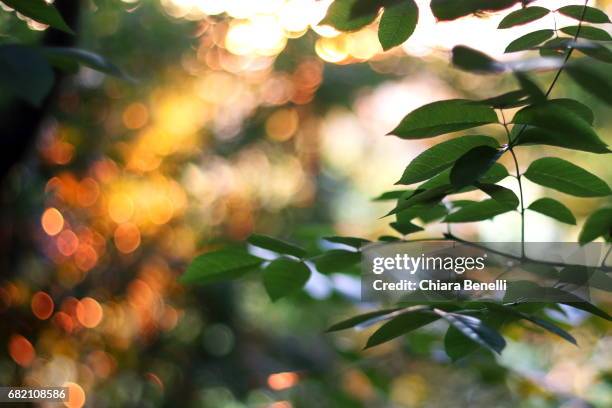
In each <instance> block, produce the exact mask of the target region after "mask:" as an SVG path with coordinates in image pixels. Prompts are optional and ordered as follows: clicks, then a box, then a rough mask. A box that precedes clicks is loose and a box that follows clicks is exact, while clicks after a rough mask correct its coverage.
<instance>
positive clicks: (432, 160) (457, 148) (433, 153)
mask: <svg viewBox="0 0 612 408" xmlns="http://www.w3.org/2000/svg"><path fill="white" fill-rule="evenodd" d="M476 146H491V147H498V146H499V143H497V141H496V140H495V139H493V138H492V137H489V136H463V137H459V138H456V139H451V140H447V141H445V142H442V143H439V144H437V145H435V146H433V147H431V148H429V149H428V150H426V151H424V152H423V153H421V154H419V155H418V156H417V157H416V158H415V159H414V160H412V161H411V162H410V164H409V165H408V167H406V170H404V174H403V175H402V178H401V179H400V180H399V181H398V182H397V183H396V184H412V183H416V182H419V181H423V180H427V179H429V178H431V177H433V176H435V175H436V174H438V173H440V172H441V171H443V170H444V169H447V168H449V167H450V166H452V164H453V163H454V162H455V161H456V160H457V159H458V158H459V157H461V156H462V155H463V154H465V153H467V152H468V151H469V150H470V149H472V148H474V147H476Z"/></svg>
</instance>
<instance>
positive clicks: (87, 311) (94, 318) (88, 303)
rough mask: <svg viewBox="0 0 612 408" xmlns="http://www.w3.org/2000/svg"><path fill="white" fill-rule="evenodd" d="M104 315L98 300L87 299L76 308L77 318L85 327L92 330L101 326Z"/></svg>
mask: <svg viewBox="0 0 612 408" xmlns="http://www.w3.org/2000/svg"><path fill="white" fill-rule="evenodd" d="M103 315H104V313H103V311H102V306H100V303H98V301H97V300H95V299H93V298H90V297H86V298H83V299H81V301H80V302H79V303H78V305H77V307H76V316H77V319H78V321H79V323H81V324H82V325H83V326H84V327H87V328H88V329H92V328H94V327H96V326H97V325H99V324H100V322H101V321H102V317H103Z"/></svg>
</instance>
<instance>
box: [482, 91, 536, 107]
mask: <svg viewBox="0 0 612 408" xmlns="http://www.w3.org/2000/svg"><path fill="white" fill-rule="evenodd" d="M480 103H482V104H485V105H488V106H491V107H493V108H497V109H506V108H516V107H519V106H524V105H527V104H528V103H530V101H529V93H527V92H526V91H525V90H524V89H518V90H516V91H510V92H506V93H504V94H501V95H498V96H494V97H492V98H488V99H483V100H481V101H480Z"/></svg>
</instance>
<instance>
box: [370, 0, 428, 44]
mask: <svg viewBox="0 0 612 408" xmlns="http://www.w3.org/2000/svg"><path fill="white" fill-rule="evenodd" d="M418 21H419V8H418V7H417V5H416V3H415V2H414V0H402V1H398V2H396V3H395V4H393V5H391V6H389V7H385V11H384V12H383V15H382V17H381V19H380V25H379V26H378V40H379V41H380V44H381V45H382V47H383V50H385V51H387V50H389V49H391V48H393V47H395V46H397V45H400V44H402V43H403V42H404V41H406V40H407V39H408V38H409V37H410V36H411V35H412V33H413V32H414V29H415V28H416V25H417V22H418Z"/></svg>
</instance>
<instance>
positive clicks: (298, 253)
mask: <svg viewBox="0 0 612 408" xmlns="http://www.w3.org/2000/svg"><path fill="white" fill-rule="evenodd" d="M247 242H248V243H249V244H251V245H254V246H256V247H259V248H263V249H267V250H270V251H274V252H277V253H279V254H286V255H293V256H295V257H297V258H302V257H303V256H304V255H306V251H305V250H304V249H302V248H300V247H298V246H296V245H293V244H290V243H289V242H285V241H281V240H280V239H276V238H273V237H269V236H267V235H259V234H253V235H251V236H250V237H249V239H248V240H247Z"/></svg>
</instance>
